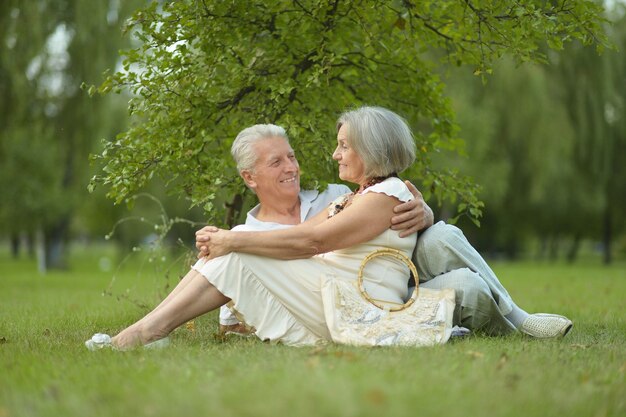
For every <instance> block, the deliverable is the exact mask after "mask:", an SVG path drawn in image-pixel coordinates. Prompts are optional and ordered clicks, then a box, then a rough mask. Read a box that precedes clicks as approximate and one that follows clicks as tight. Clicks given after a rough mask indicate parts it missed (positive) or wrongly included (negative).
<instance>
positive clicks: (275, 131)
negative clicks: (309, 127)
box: [230, 124, 289, 173]
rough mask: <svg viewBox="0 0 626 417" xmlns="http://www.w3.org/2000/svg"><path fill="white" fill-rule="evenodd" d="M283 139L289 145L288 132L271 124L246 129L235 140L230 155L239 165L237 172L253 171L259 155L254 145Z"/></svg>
mask: <svg viewBox="0 0 626 417" xmlns="http://www.w3.org/2000/svg"><path fill="white" fill-rule="evenodd" d="M275 137H279V138H283V139H285V141H287V143H289V138H288V137H287V132H285V129H283V128H282V127H280V126H276V125H271V124H259V125H254V126H250V127H247V128H245V129H244V130H242V131H241V132H239V134H238V135H237V137H236V138H235V141H234V142H233V145H232V146H231V148H230V154H231V155H232V156H233V159H234V160H235V163H236V164H237V170H238V171H239V172H240V173H241V171H243V170H247V171H253V170H254V165H255V164H256V161H257V158H258V155H257V154H256V153H255V151H254V149H253V146H252V145H253V144H255V143H256V142H259V141H261V140H263V139H269V138H275Z"/></svg>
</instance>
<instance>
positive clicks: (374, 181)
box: [328, 172, 398, 218]
mask: <svg viewBox="0 0 626 417" xmlns="http://www.w3.org/2000/svg"><path fill="white" fill-rule="evenodd" d="M397 176H398V174H396V173H395V172H394V173H393V174H390V175H387V176H386V177H374V178H372V179H371V180H369V181H368V182H366V183H365V184H363V185H361V186H360V187H359V188H358V189H357V190H355V191H352V192H351V193H350V194H346V195H345V196H343V198H342V199H341V200H340V201H338V202H337V203H336V204H335V205H334V206H333V207H331V208H330V210H328V218H331V217H333V216H334V215H335V214H337V213H339V212H340V211H342V210H343V209H345V208H346V206H347V205H348V203H349V202H351V201H352V198H354V196H355V195H356V194H360V193H362V192H363V191H365V189H366V188H369V187H371V186H372V185H375V184H378V183H379V182H383V181H385V180H386V179H387V178H390V177H397Z"/></svg>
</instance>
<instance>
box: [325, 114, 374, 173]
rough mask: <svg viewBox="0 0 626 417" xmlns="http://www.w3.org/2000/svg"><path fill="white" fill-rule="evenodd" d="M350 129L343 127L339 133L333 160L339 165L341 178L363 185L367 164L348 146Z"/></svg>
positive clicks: (346, 126) (344, 125) (345, 125)
mask: <svg viewBox="0 0 626 417" xmlns="http://www.w3.org/2000/svg"><path fill="white" fill-rule="evenodd" d="M349 129H350V127H349V126H348V125H347V124H343V125H341V127H340V128H339V132H337V149H335V152H333V159H334V160H335V161H337V162H338V163H339V178H341V179H342V180H344V181H349V182H352V183H354V184H359V185H363V184H365V183H366V182H367V179H366V178H365V164H364V163H363V160H362V159H361V157H360V156H359V155H357V153H356V152H355V151H354V149H353V148H352V147H351V146H350V145H349V144H348V133H349Z"/></svg>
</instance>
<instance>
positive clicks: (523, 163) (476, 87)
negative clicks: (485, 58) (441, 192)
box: [438, 6, 626, 263]
mask: <svg viewBox="0 0 626 417" xmlns="http://www.w3.org/2000/svg"><path fill="white" fill-rule="evenodd" d="M624 10H625V9H624V7H623V6H618V7H617V8H616V9H615V10H613V11H612V12H611V14H610V18H611V20H613V21H614V24H613V25H611V26H610V27H609V28H608V33H609V36H610V39H611V42H613V44H615V45H616V47H617V49H618V50H619V51H623V50H624V49H625V48H626V36H625V35H626V18H625V17H624V16H625V13H624ZM547 55H548V57H549V63H548V65H541V66H537V65H523V66H517V65H514V63H512V62H511V61H504V62H503V63H501V64H500V65H498V66H497V67H496V70H495V73H494V75H493V77H490V79H489V81H488V83H487V86H486V88H485V86H484V85H482V84H481V83H480V82H479V81H478V80H475V79H474V80H472V77H471V76H469V75H467V74H464V73H462V72H460V71H453V72H451V73H449V74H448V76H447V82H448V85H449V89H448V91H449V92H450V95H451V96H452V98H453V101H454V103H455V110H456V112H457V114H458V118H459V124H460V125H461V126H462V127H463V129H462V132H461V135H462V136H463V137H464V138H465V139H466V140H467V144H468V149H467V153H468V155H469V158H468V159H458V158H457V159H456V160H455V163H456V164H458V166H460V167H461V170H462V172H464V173H466V174H470V175H472V176H473V177H474V178H476V181H477V182H478V183H480V184H481V185H483V186H484V187H483V191H482V192H481V194H480V197H481V198H482V199H483V200H484V201H485V203H486V205H487V207H488V210H486V214H485V217H484V218H483V221H482V225H481V228H480V229H478V230H475V229H469V228H466V232H467V233H468V234H469V235H471V236H472V238H473V240H475V241H476V243H477V244H478V246H479V247H481V248H482V249H484V250H487V251H491V252H492V253H504V254H505V255H507V256H508V257H516V256H518V255H519V254H520V253H522V252H523V251H524V250H525V249H527V244H528V242H529V240H531V238H538V239H539V241H540V242H541V243H540V245H539V246H538V248H537V250H538V253H537V256H538V257H539V258H545V257H548V258H551V259H555V258H556V257H557V256H558V255H559V252H562V251H561V250H560V249H562V248H560V247H559V246H560V245H561V246H562V244H563V243H567V244H568V247H567V250H566V257H567V259H568V260H570V261H573V260H574V259H575V258H576V256H577V254H578V249H579V245H580V242H581V240H583V239H587V240H592V241H601V242H602V248H601V249H602V251H603V254H604V255H603V256H604V260H605V262H607V263H608V262H610V260H611V253H612V251H611V243H612V241H614V238H615V237H616V236H619V234H620V233H622V234H623V233H624V230H625V223H624V220H623V216H622V215H620V214H621V213H624V212H626V172H625V170H624V167H625V166H626V148H625V147H626V132H625V131H624V127H625V123H626V120H625V115H624V101H625V100H626V93H625V92H624V88H625V87H626V74H625V73H624V66H625V64H626V62H625V60H624V56H623V54H622V53H618V52H617V51H615V50H607V51H605V52H604V53H603V54H601V55H600V56H598V54H596V53H595V51H593V50H592V49H590V48H585V47H584V46H583V45H581V44H579V43H577V42H575V43H574V44H573V45H571V46H570V47H569V48H567V49H566V50H565V51H562V52H559V53H548V54H547ZM450 161H451V160H450V158H442V160H441V161H438V163H440V164H446V163H448V164H449V163H450Z"/></svg>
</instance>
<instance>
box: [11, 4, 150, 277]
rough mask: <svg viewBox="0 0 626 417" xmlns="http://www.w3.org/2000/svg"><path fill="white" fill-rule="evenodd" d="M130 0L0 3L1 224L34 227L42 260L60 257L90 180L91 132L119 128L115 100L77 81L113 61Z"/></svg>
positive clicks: (92, 77) (95, 75)
mask: <svg viewBox="0 0 626 417" xmlns="http://www.w3.org/2000/svg"><path fill="white" fill-rule="evenodd" d="M139 4H140V2H138V1H134V2H133V1H122V2H120V1H97V2H93V1H89V0H56V1H21V2H20V1H17V0H10V1H3V2H2V3H1V4H0V41H1V42H2V47H1V48H0V80H1V81H2V82H1V83H0V95H1V99H0V106H1V107H0V125H1V126H2V129H1V130H0V189H2V200H3V201H2V206H1V209H0V224H1V225H2V228H3V229H4V230H3V232H4V233H7V234H10V235H12V237H13V241H14V250H17V246H16V244H17V243H16V242H17V240H16V239H17V237H16V236H17V234H18V233H20V232H24V231H25V232H28V233H29V234H30V235H31V236H32V235H34V234H35V233H38V234H39V235H40V239H41V240H42V241H43V242H42V243H43V245H42V247H43V250H44V256H42V260H43V262H42V263H43V265H44V267H46V268H59V267H63V266H64V265H65V262H66V259H65V243H66V241H67V238H68V231H69V227H70V223H71V220H72V217H73V215H74V214H75V210H76V207H77V205H78V204H79V203H81V200H80V196H83V195H84V193H83V190H84V189H85V187H86V185H87V182H88V178H87V177H88V159H87V158H86V156H87V155H88V154H89V152H93V151H95V150H96V148H95V147H94V145H95V144H96V143H97V139H98V138H100V137H104V136H108V137H110V136H112V135H114V134H115V133H116V132H117V131H119V129H120V128H122V127H123V121H122V123H121V124H120V120H119V119H117V120H116V119H114V118H113V117H115V116H116V115H117V114H116V112H115V111H112V108H113V106H114V105H113V102H114V99H108V98H107V99H105V98H99V99H96V100H94V99H90V98H89V97H88V96H87V95H86V94H85V93H84V92H83V91H82V90H81V89H80V85H81V83H82V82H84V81H88V82H89V81H90V82H95V81H96V80H98V79H100V78H101V77H102V72H103V71H104V69H106V68H111V67H114V66H115V63H116V62H117V61H118V59H119V58H118V50H119V49H120V48H122V47H125V46H126V45H128V39H125V38H123V37H122V36H121V33H120V26H121V19H122V18H123V17H124V16H125V15H128V13H129V12H130V11H131V10H132V9H134V8H136V7H138V5H139Z"/></svg>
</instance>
